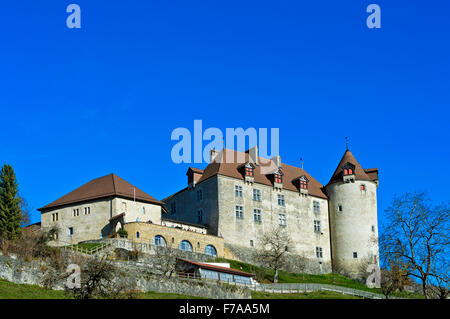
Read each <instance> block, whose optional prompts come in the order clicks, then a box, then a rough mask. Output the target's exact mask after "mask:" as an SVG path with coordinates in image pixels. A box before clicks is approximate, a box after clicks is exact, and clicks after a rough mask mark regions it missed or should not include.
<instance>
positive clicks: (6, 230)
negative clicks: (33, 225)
mask: <svg viewBox="0 0 450 319" xmlns="http://www.w3.org/2000/svg"><path fill="white" fill-rule="evenodd" d="M18 186H19V185H18V183H17V179H16V174H15V173H14V169H13V168H12V166H10V165H8V164H5V165H3V167H2V169H1V172H0V237H3V238H6V239H13V238H17V237H18V236H19V235H20V233H21V229H20V226H21V221H22V209H21V198H20V197H19V194H18V193H19V189H18Z"/></svg>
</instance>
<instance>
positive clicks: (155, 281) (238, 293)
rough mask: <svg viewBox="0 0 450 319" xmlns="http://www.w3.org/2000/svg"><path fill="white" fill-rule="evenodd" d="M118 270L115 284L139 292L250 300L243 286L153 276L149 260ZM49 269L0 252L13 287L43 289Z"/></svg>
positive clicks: (1, 270)
mask: <svg viewBox="0 0 450 319" xmlns="http://www.w3.org/2000/svg"><path fill="white" fill-rule="evenodd" d="M113 264H114V266H115V267H116V268H117V269H118V270H119V273H120V276H119V278H117V279H116V280H117V281H118V282H130V283H135V284H136V288H137V290H139V291H141V292H146V291H156V292H167V293H178V294H186V295H192V296H199V297H205V298H216V299H228V298H229V299H249V298H251V295H250V290H249V289H248V288H245V287H230V286H226V285H222V284H220V283H217V282H208V281H204V280H203V281H202V280H183V279H178V278H170V279H169V278H164V277H161V276H158V275H157V274H155V273H154V272H153V271H152V270H153V269H154V267H153V265H152V263H151V262H150V261H147V262H144V263H143V262H141V263H133V262H129V263H127V262H117V263H113ZM50 271H52V268H51V267H50V266H49V265H48V263H47V262H45V261H39V260H33V261H31V262H24V261H21V260H20V259H18V258H15V257H6V256H3V255H1V253H0V278H1V279H5V280H8V281H10V282H13V283H16V284H30V285H38V286H43V282H44V279H45V276H46V275H47V274H48V273H49V272H50ZM64 287H65V279H60V280H58V281H55V282H54V285H53V289H55V290H63V289H64Z"/></svg>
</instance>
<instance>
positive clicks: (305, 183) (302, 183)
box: [300, 176, 308, 189]
mask: <svg viewBox="0 0 450 319" xmlns="http://www.w3.org/2000/svg"><path fill="white" fill-rule="evenodd" d="M300 188H301V189H308V180H307V179H306V177H305V176H302V177H300Z"/></svg>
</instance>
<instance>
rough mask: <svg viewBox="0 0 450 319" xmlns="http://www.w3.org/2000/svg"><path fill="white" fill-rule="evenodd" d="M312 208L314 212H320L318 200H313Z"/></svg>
mask: <svg viewBox="0 0 450 319" xmlns="http://www.w3.org/2000/svg"><path fill="white" fill-rule="evenodd" d="M313 208H314V213H320V202H318V201H316V200H315V201H313Z"/></svg>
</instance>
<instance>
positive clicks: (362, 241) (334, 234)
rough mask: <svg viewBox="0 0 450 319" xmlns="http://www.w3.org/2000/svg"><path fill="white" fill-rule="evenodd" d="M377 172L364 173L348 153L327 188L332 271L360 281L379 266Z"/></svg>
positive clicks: (367, 171) (375, 170)
mask: <svg viewBox="0 0 450 319" xmlns="http://www.w3.org/2000/svg"><path fill="white" fill-rule="evenodd" d="M377 187H378V169H376V168H373V169H363V168H362V167H361V165H360V164H359V163H358V161H356V159H355V157H354V156H353V154H352V153H351V152H350V151H349V150H348V149H347V151H346V152H345V153H344V156H343V157H342V159H341V162H340V163H339V165H338V167H337V168H336V171H335V172H334V174H333V176H332V177H331V179H330V181H329V182H328V184H327V185H326V186H325V189H326V192H327V195H328V198H329V205H328V206H329V218H330V239H331V257H332V263H333V270H334V271H336V272H340V273H344V274H347V275H350V276H351V277H353V278H358V277H361V275H363V273H365V271H366V268H367V266H368V265H369V264H376V265H379V260H378V259H379V258H378V256H379V254H378V222H377Z"/></svg>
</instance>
